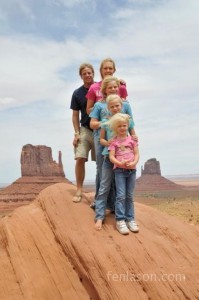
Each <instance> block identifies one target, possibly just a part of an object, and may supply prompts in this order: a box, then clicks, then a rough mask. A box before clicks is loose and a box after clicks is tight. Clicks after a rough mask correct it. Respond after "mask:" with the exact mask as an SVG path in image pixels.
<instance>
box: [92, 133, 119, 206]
mask: <svg viewBox="0 0 199 300" xmlns="http://www.w3.org/2000/svg"><path fill="white" fill-rule="evenodd" d="M94 146H95V156H96V180H95V186H96V190H95V201H96V198H97V196H98V192H99V188H100V185H101V180H102V166H103V162H104V156H103V155H102V151H103V149H104V146H102V145H101V144H100V131H99V132H97V131H96V132H95V133H94ZM112 169H113V165H112ZM95 201H94V203H95ZM113 201H114V202H115V181H114V180H112V183H111V188H110V193H109V195H108V200H107V208H110V209H114V208H112V206H113V205H112V202H113Z"/></svg>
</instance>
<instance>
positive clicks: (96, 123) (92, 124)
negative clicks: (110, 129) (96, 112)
mask: <svg viewBox="0 0 199 300" xmlns="http://www.w3.org/2000/svg"><path fill="white" fill-rule="evenodd" d="M100 126H101V122H100V121H99V120H98V119H96V118H91V121H90V127H91V128H92V129H98V128H100Z"/></svg>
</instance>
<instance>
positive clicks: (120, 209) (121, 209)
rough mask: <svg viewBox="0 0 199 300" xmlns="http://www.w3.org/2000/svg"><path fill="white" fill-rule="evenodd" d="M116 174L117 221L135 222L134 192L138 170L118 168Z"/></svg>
mask: <svg viewBox="0 0 199 300" xmlns="http://www.w3.org/2000/svg"><path fill="white" fill-rule="evenodd" d="M114 172H115V186H116V202H115V218H116V221H121V220H126V221H131V220H134V201H133V191H134V187H135V180H136V170H135V169H133V170H129V169H120V168H116V169H115V170H114Z"/></svg>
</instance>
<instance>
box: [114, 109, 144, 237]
mask: <svg viewBox="0 0 199 300" xmlns="http://www.w3.org/2000/svg"><path fill="white" fill-rule="evenodd" d="M108 124H109V126H110V128H111V130H112V131H113V133H114V138H113V141H112V143H111V144H110V146H109V147H108V150H109V158H110V161H111V162H112V163H113V164H114V167H113V168H114V172H115V185H116V202H115V218H116V228H117V230H118V231H119V232H120V233H121V234H128V233H129V230H130V231H132V232H138V231H139V228H138V225H137V224H136V222H135V216H134V201H133V191H134V187H135V181H136V164H137V163H138V160H139V151H138V144H137V142H136V141H135V140H133V139H132V137H131V136H127V131H128V127H129V116H128V115H126V114H121V113H117V114H115V115H114V116H112V117H111V118H110V120H109V122H108Z"/></svg>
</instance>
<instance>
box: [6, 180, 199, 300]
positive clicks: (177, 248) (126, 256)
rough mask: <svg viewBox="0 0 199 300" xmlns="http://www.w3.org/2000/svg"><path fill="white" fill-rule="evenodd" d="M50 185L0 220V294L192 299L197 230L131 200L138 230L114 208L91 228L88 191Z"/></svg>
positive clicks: (196, 293) (198, 275)
mask: <svg viewBox="0 0 199 300" xmlns="http://www.w3.org/2000/svg"><path fill="white" fill-rule="evenodd" d="M74 192H75V186H73V185H71V184H69V183H58V184H55V185H51V186H50V187H48V188H46V189H44V190H43V191H42V192H40V194H39V196H38V197H37V199H36V200H35V201H34V202H32V203H31V204H30V205H27V206H24V207H20V208H18V209H16V210H15V211H14V213H13V214H12V216H11V217H4V218H2V219H1V221H0V270H1V272H0V299H1V300H8V299H10V300H21V299H25V300H29V299H35V300H51V299H52V300H59V299H66V300H68V299H78V300H79V299H81V300H82V299H94V300H98V299H102V300H103V299H113V300H116V299H118V300H121V299H122V300H125V299H135V300H142V299H143V300H145V299H153V300H156V299H157V300H159V299H165V300H168V299H172V300H175V299H176V300H177V299H190V300H194V299H199V289H198V284H199V281H198V280H199V252H198V249H199V230H198V228H197V227H193V226H190V225H187V224H185V223H182V222H180V221H179V220H176V219H175V218H174V217H171V216H168V215H165V214H163V213H160V212H159V211H156V210H155V209H152V208H150V207H147V206H144V205H142V204H139V203H136V215H137V220H138V223H139V225H140V232H139V233H138V234H133V233H132V234H130V235H129V236H122V235H120V234H119V233H118V232H117V231H116V229H115V222H114V215H112V214H111V215H107V218H106V221H105V224H104V229H102V231H100V232H97V231H95V230H94V226H93V225H94V221H93V220H94V212H93V210H91V209H90V208H89V197H88V196H87V194H84V197H83V200H82V202H81V203H78V204H76V203H73V202H72V196H73V194H74Z"/></svg>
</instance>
